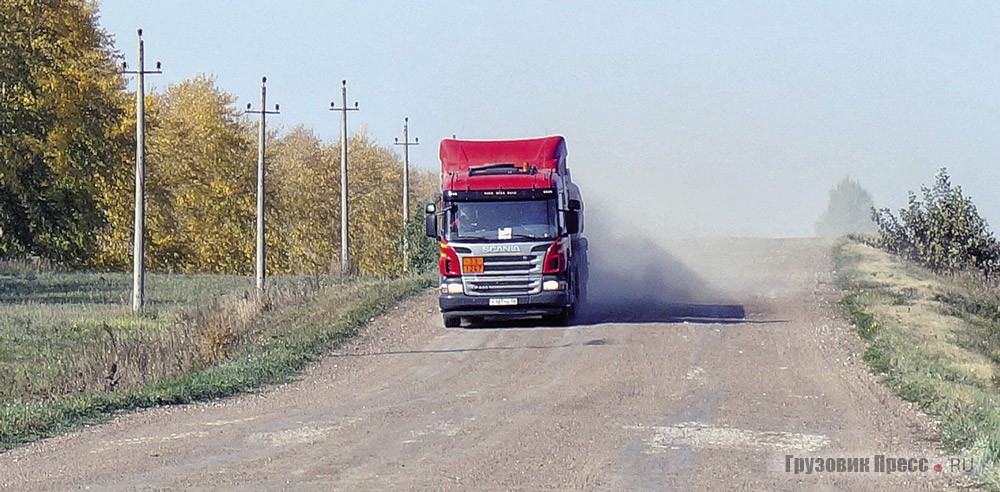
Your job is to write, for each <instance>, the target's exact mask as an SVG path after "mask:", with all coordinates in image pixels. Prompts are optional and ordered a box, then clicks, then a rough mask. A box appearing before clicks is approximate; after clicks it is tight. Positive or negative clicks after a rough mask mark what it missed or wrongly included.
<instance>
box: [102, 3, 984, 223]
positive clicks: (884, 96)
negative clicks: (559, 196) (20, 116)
mask: <svg viewBox="0 0 1000 492" xmlns="http://www.w3.org/2000/svg"><path fill="white" fill-rule="evenodd" d="M99 5H100V18H99V23H100V25H101V26H102V27H103V28H104V29H105V30H106V31H107V32H108V33H110V34H111V35H112V36H113V37H114V40H115V47H116V49H117V50H118V51H120V52H121V53H122V54H123V55H124V56H125V57H126V60H127V61H129V63H130V65H134V63H135V56H136V55H135V51H136V29H137V28H142V29H143V39H144V41H145V53H146V55H145V56H146V63H147V66H151V65H152V64H153V63H155V61H157V60H159V61H161V62H162V63H163V74H162V75H151V76H148V78H147V79H146V80H147V86H153V87H156V88H159V89H162V88H165V87H166V86H167V85H169V84H172V83H177V82H180V81H182V80H185V79H189V78H192V77H194V76H196V75H198V74H208V75H212V76H214V77H215V80H216V83H217V85H218V86H219V87H220V88H222V90H224V91H226V92H228V93H230V94H233V95H234V96H236V97H238V98H239V100H240V106H242V105H243V104H245V103H246V102H252V103H254V105H255V106H257V105H258V102H259V94H260V79H261V76H267V78H268V82H267V87H268V89H267V93H268V106H271V105H272V104H273V103H278V104H280V105H281V114H280V115H277V116H272V117H269V119H268V122H269V125H273V124H279V125H282V126H283V127H284V128H291V127H293V126H295V125H298V124H302V125H305V126H306V127H309V128H311V129H313V130H314V131H315V132H316V134H317V135H319V136H320V137H321V138H323V139H324V140H327V141H334V140H336V139H337V138H339V132H340V114H339V113H333V112H330V111H329V110H328V108H329V104H330V102H331V101H334V100H336V101H337V103H338V104H339V103H340V86H341V80H347V86H348V103H349V105H353V102H354V101H357V102H358V104H359V107H360V111H358V112H351V113H350V114H349V116H348V117H349V127H350V131H351V132H352V133H354V132H356V131H359V129H361V128H362V127H364V128H366V129H367V131H368V133H369V134H370V135H371V136H372V137H373V138H374V139H375V140H376V141H377V142H378V143H379V144H381V145H385V146H390V145H392V143H393V139H394V138H397V137H398V138H400V139H402V136H403V135H402V125H403V118H404V117H409V119H410V137H411V138H413V137H418V138H419V139H420V145H419V146H415V147H411V148H410V160H411V163H412V164H413V165H415V166H417V167H420V168H423V169H428V170H436V169H437V167H438V161H437V150H438V143H439V142H440V140H441V139H442V138H450V137H452V136H453V135H455V136H457V137H458V138H469V139H508V138H519V137H534V136H542V135H551V134H560V135H563V136H565V137H566V141H567V148H568V151H569V161H568V162H569V165H570V168H571V169H572V172H573V178H574V179H575V180H576V181H578V182H579V183H580V185H581V187H582V189H583V193H584V198H585V201H586V202H587V206H588V209H589V208H593V207H600V208H602V209H605V210H609V211H613V215H615V216H617V217H621V220H622V221H623V223H629V224H635V226H636V227H641V228H644V229H647V230H655V231H657V234H662V235H675V236H684V235H715V234H725V235H741V236H768V237H785V236H790V237H797V236H809V235H811V234H812V233H813V227H814V224H815V222H816V220H817V219H818V218H819V217H820V215H821V214H822V212H823V210H824V209H825V208H826V204H827V200H828V196H829V195H828V194H829V191H830V190H831V189H832V188H833V187H834V186H835V185H836V183H837V182H838V181H839V180H841V179H842V178H844V177H846V176H849V177H850V178H852V179H854V180H856V181H858V182H859V183H860V184H861V186H862V187H864V188H865V189H867V190H868V191H869V192H870V193H871V194H872V196H873V198H874V200H875V203H876V205H877V206H878V207H889V208H892V209H893V210H896V209H898V208H900V207H902V206H903V205H904V204H905V201H906V194H907V191H909V190H914V191H916V190H919V188H920V186H921V185H931V184H932V183H933V179H934V173H935V171H936V170H937V169H938V168H940V167H947V168H948V171H949V174H950V175H951V177H952V181H953V183H955V184H958V185H960V186H961V187H962V189H963V191H964V193H965V194H966V195H969V196H971V197H972V198H973V200H974V202H975V203H976V205H977V206H978V208H979V211H980V214H981V215H982V216H983V217H985V218H986V219H987V221H988V222H989V223H990V224H992V225H993V227H994V228H996V227H998V226H1000V193H994V188H995V187H996V186H997V184H998V183H1000V166H998V163H1000V143H998V139H997V138H996V136H997V134H998V130H1000V58H998V57H1000V29H997V28H996V26H997V25H1000V3H996V2H922V1H883V2H863V1H858V2H854V1H827V2H819V1H786V2H781V1H772V2H757V1H739V2H736V1H732V2H712V1H704V0H701V1H690V2H671V1H629V2H620V1H607V2H597V1H594V2H591V1H551V2H534V1H524V2H510V1H506V2H501V1H475V2H440V1H420V2H413V1H407V2H404V1H371V2H346V1H345V2H335V1H318V0H316V1H296V0H289V1H283V2H274V1H261V0H241V1H235V0H233V1H212V0H201V1H190V0H174V1H170V2H140V1H136V0H132V1H126V0H101V1H100V2H99ZM397 149H399V148H397ZM400 154H401V149H400Z"/></svg>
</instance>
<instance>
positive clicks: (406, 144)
mask: <svg viewBox="0 0 1000 492" xmlns="http://www.w3.org/2000/svg"><path fill="white" fill-rule="evenodd" d="M409 126H410V118H409V117H404V118H403V141H402V142H400V141H399V139H398V138H397V139H395V141H396V145H402V146H403V271H404V272H406V271H409V269H410V251H409V250H410V245H409V240H408V239H407V237H406V224H407V223H408V222H410V146H411V145H420V138H419V137H416V138H414V139H413V141H412V142H411V141H410V133H409Z"/></svg>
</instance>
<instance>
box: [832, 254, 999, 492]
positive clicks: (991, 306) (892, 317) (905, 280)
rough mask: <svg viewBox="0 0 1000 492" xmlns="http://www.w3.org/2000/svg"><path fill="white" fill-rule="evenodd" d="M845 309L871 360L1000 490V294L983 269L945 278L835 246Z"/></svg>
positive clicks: (981, 481) (980, 477) (983, 480)
mask: <svg viewBox="0 0 1000 492" xmlns="http://www.w3.org/2000/svg"><path fill="white" fill-rule="evenodd" d="M833 260H834V264H835V265H836V269H837V273H838V275H837V277H838V284H839V285H840V287H841V289H842V290H843V292H844V297H843V299H842V300H841V306H842V308H843V310H844V313H845V315H846V316H847V317H848V319H849V320H850V321H851V322H852V323H853V325H854V326H855V327H856V328H857V330H858V333H859V335H860V336H861V337H862V338H863V339H864V340H865V342H866V345H867V347H866V350H865V354H864V359H865V361H866V362H867V363H868V364H869V366H870V367H871V369H872V370H873V371H874V372H875V373H876V374H878V375H879V376H880V377H881V378H882V380H883V382H884V383H885V384H886V385H887V386H889V387H890V388H892V389H893V390H894V391H895V392H896V393H897V394H899V395H900V396H901V397H902V398H904V399H906V400H908V401H912V402H915V403H917V404H919V406H920V407H921V408H922V409H923V410H924V411H925V412H926V413H928V414H929V415H931V416H932V417H934V419H935V422H936V424H937V427H938V429H939V431H940V434H941V440H942V442H943V443H944V444H945V446H946V447H947V448H948V449H949V451H951V452H955V453H961V455H962V456H971V457H972V458H973V463H974V464H975V467H976V472H975V473H976V476H974V477H970V478H971V479H973V480H976V481H977V482H978V485H982V486H986V487H988V488H990V489H993V490H1000V392H998V389H1000V293H998V289H997V288H996V286H993V285H990V284H988V283H986V282H984V281H983V280H982V277H981V275H979V274H975V273H969V274H964V273H963V274H955V275H938V274H934V273H932V272H930V271H929V270H927V269H925V268H923V267H920V266H917V265H914V264H912V263H910V262H907V261H904V260H901V259H899V258H896V257H893V256H892V255H890V254H888V253H886V252H884V251H881V250H878V249H876V248H873V247H871V246H868V245H866V244H863V241H859V240H853V239H852V240H849V241H846V242H844V243H841V244H840V245H838V246H837V247H836V248H835V250H834V253H833Z"/></svg>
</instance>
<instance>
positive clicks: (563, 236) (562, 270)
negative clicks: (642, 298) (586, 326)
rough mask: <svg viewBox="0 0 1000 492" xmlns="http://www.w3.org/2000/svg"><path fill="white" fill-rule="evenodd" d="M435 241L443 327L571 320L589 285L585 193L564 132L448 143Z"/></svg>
mask: <svg viewBox="0 0 1000 492" xmlns="http://www.w3.org/2000/svg"><path fill="white" fill-rule="evenodd" d="M440 157H441V197H440V199H439V200H438V202H437V203H431V204H428V205H427V207H426V230H427V235H428V236H431V237H435V238H438V239H439V241H440V244H441V256H440V260H439V262H438V266H439V270H440V281H441V282H440V296H439V304H440V307H441V313H442V315H443V317H444V325H445V326H446V327H449V328H453V327H458V326H460V325H461V322H462V319H463V318H465V319H466V321H469V322H470V323H476V322H478V321H480V320H483V319H485V318H517V317H532V316H542V318H543V320H544V321H545V322H546V323H551V324H567V323H568V322H569V321H570V319H571V317H572V316H573V314H574V310H575V309H576V307H577V306H578V305H579V304H580V302H581V301H582V300H583V299H584V297H585V296H586V291H587V275H588V273H587V240H586V239H585V238H584V237H583V236H582V232H583V200H582V198H581V196H580V189H579V187H577V186H576V184H575V183H573V181H572V180H571V179H570V173H569V169H568V168H567V167H566V141H565V139H563V137H561V136H550V137H542V138H532V139H522V140H496V141H482V140H454V139H445V140H442V141H441V149H440Z"/></svg>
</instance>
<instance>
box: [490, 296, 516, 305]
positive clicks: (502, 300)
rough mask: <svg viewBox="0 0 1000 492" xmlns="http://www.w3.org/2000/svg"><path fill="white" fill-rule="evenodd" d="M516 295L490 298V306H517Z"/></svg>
mask: <svg viewBox="0 0 1000 492" xmlns="http://www.w3.org/2000/svg"><path fill="white" fill-rule="evenodd" d="M516 305H517V298H516V297H494V298H492V299H490V306H516Z"/></svg>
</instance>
